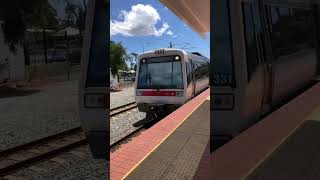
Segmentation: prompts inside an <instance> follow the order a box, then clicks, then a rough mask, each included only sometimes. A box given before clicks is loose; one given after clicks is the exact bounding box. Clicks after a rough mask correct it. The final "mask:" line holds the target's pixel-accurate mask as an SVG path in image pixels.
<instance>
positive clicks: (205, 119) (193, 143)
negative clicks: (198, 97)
mask: <svg viewBox="0 0 320 180" xmlns="http://www.w3.org/2000/svg"><path fill="white" fill-rule="evenodd" d="M209 106H210V101H209V100H206V101H205V102H204V103H203V104H202V105H201V106H200V107H199V108H198V109H197V110H196V111H194V112H193V113H192V114H191V115H190V116H189V117H188V118H187V119H186V120H185V121H184V123H183V124H181V125H180V126H179V127H178V128H177V129H176V130H175V131H174V132H173V133H172V134H171V135H170V136H169V137H168V138H167V139H166V140H165V141H164V142H163V143H162V144H161V145H160V146H159V147H158V148H157V149H156V150H155V151H153V152H152V153H151V154H150V155H149V156H148V157H147V158H146V159H145V160H144V161H143V162H142V163H141V164H140V165H139V166H138V167H137V168H136V169H135V170H134V171H132V172H131V173H130V174H129V175H128V176H127V178H126V179H128V180H140V179H159V180H160V179H194V177H195V175H196V172H197V169H198V166H199V164H200V160H201V158H202V156H203V154H204V151H205V149H206V147H207V144H208V143H209V138H210V112H209V111H210V107H209Z"/></svg>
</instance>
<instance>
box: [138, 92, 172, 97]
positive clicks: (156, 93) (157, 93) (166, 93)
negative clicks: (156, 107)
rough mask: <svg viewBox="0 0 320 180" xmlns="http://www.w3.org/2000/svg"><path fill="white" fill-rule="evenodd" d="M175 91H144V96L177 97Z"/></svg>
mask: <svg viewBox="0 0 320 180" xmlns="http://www.w3.org/2000/svg"><path fill="white" fill-rule="evenodd" d="M176 95H177V93H176V92H175V91H143V92H142V96H176Z"/></svg>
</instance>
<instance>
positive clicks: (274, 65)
mask: <svg viewBox="0 0 320 180" xmlns="http://www.w3.org/2000/svg"><path fill="white" fill-rule="evenodd" d="M319 4H320V3H319V2H318V1H309V0H213V1H211V7H212V8H211V12H212V15H211V21H212V23H211V25H212V33H213V35H212V37H213V42H212V43H211V44H212V46H211V48H212V50H213V51H212V52H213V54H212V57H213V58H214V60H215V61H214V62H213V63H212V68H211V70H212V72H213V78H212V81H211V86H212V88H211V97H213V98H212V99H213V104H212V105H211V109H212V110H211V112H212V113H211V117H212V118H213V119H212V120H211V135H212V140H213V142H215V139H220V138H226V139H229V138H232V137H234V136H236V135H237V134H239V133H241V132H242V131H244V130H245V129H247V128H248V127H250V126H251V125H252V124H254V123H256V122H257V121H258V120H260V119H261V117H262V116H264V115H266V114H268V113H270V112H272V111H273V110H274V109H275V108H276V107H279V106H280V105H281V104H283V103H284V102H286V101H287V99H288V97H290V96H292V95H293V94H296V93H297V92H298V91H300V90H301V89H304V88H305V87H306V86H308V84H310V83H311V82H312V81H313V79H314V77H315V76H317V74H319V72H320V71H319V70H320V61H319V60H320V57H319V52H320V51H319V50H320V48H319V47H320V43H319V42H320V41H319V40H320V31H319V29H320V28H319V27H320V24H319V18H320V11H319ZM270 133H272V129H270Z"/></svg>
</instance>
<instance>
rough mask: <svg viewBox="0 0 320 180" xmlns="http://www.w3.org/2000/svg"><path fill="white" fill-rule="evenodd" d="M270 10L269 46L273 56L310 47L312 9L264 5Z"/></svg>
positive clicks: (285, 54)
mask: <svg viewBox="0 0 320 180" xmlns="http://www.w3.org/2000/svg"><path fill="white" fill-rule="evenodd" d="M266 7H267V8H266V10H268V11H269V12H270V17H269V18H271V20H270V22H272V24H271V31H270V37H271V46H272V52H273V56H274V58H275V59H276V60H278V58H279V57H281V56H287V55H290V54H293V53H297V52H302V51H303V50H306V49H312V48H313V47H314V44H313V40H312V39H313V26H312V11H311V10H310V9H304V8H282V7H277V6H266Z"/></svg>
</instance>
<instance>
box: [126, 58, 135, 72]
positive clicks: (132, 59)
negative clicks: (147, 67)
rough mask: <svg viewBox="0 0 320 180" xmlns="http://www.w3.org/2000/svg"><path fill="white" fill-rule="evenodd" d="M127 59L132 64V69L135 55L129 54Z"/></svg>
mask: <svg viewBox="0 0 320 180" xmlns="http://www.w3.org/2000/svg"><path fill="white" fill-rule="evenodd" d="M126 61H127V62H128V63H129V64H130V69H132V68H133V66H134V63H133V61H134V57H133V56H132V55H131V54H127V55H126Z"/></svg>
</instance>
